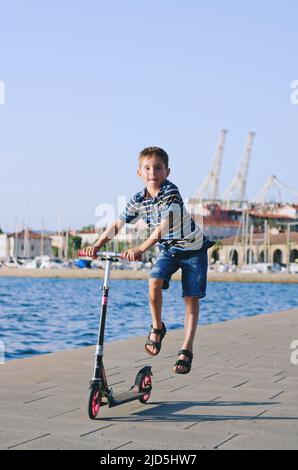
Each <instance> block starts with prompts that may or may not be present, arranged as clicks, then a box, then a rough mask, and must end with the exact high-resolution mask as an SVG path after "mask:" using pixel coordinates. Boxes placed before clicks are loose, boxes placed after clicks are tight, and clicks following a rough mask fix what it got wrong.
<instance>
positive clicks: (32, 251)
mask: <svg viewBox="0 0 298 470" xmlns="http://www.w3.org/2000/svg"><path fill="white" fill-rule="evenodd" d="M8 240H9V243H8V245H9V256H18V257H20V258H35V257H36V256H43V255H47V256H51V240H50V238H49V237H47V236H45V235H41V234H39V233H35V232H32V231H31V230H26V231H24V230H23V231H22V232H16V233H12V234H10V235H8Z"/></svg>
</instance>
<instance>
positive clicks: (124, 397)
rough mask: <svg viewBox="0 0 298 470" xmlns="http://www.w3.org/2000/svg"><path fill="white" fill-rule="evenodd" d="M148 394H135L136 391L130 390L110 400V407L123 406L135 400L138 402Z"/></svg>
mask: <svg viewBox="0 0 298 470" xmlns="http://www.w3.org/2000/svg"><path fill="white" fill-rule="evenodd" d="M146 393H148V392H134V390H133V389H132V390H128V391H127V392H121V393H117V394H116V395H115V396H113V398H110V399H109V407H110V408H111V407H113V406H117V405H122V403H128V402H130V401H133V400H138V399H140V398H142V397H143V396H144V395H146Z"/></svg>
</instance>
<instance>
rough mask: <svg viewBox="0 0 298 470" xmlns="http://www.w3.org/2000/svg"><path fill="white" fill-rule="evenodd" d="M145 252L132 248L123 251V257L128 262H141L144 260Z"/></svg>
mask: <svg viewBox="0 0 298 470" xmlns="http://www.w3.org/2000/svg"><path fill="white" fill-rule="evenodd" d="M142 254H143V252H142V251H141V250H140V249H139V248H130V249H129V250H126V251H123V253H122V256H123V258H125V259H128V261H139V260H140V259H141V258H142Z"/></svg>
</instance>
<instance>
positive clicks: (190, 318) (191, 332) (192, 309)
mask: <svg viewBox="0 0 298 470" xmlns="http://www.w3.org/2000/svg"><path fill="white" fill-rule="evenodd" d="M184 301H185V320H184V334H185V337H184V342H183V346H182V348H181V349H187V350H188V351H191V352H192V350H193V342H194V338H195V334H196V329H197V324H198V319H199V299H198V297H184ZM179 359H182V360H184V361H186V362H187V361H189V358H188V357H187V356H184V354H180V356H179ZM184 370H186V368H185V367H184V366H175V367H174V371H179V372H183V371H184Z"/></svg>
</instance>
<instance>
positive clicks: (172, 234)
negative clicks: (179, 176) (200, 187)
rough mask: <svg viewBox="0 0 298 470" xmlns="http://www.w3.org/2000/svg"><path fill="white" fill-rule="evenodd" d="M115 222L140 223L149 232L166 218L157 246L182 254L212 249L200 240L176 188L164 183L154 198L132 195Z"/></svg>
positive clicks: (200, 233)
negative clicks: (163, 231)
mask: <svg viewBox="0 0 298 470" xmlns="http://www.w3.org/2000/svg"><path fill="white" fill-rule="evenodd" d="M119 218H120V219H121V220H123V221H124V222H126V223H130V224H134V223H136V222H137V221H138V220H139V219H142V220H143V221H144V222H145V223H146V224H147V226H148V230H149V232H151V231H153V230H154V229H155V228H156V227H158V226H159V225H160V223H161V221H162V220H164V219H166V218H167V219H168V225H167V228H168V230H167V232H166V233H165V234H164V235H163V238H162V239H161V240H160V241H159V243H158V245H161V246H174V247H175V248H177V249H179V250H183V251H185V250H199V249H200V248H202V246H203V244H204V246H207V247H208V243H209V244H212V245H213V243H212V242H209V240H207V239H206V238H205V237H204V236H203V232H202V230H201V228H200V227H199V225H197V224H196V223H195V222H194V220H193V219H192V218H191V216H190V214H189V213H188V212H187V210H186V208H185V206H184V204H183V200H182V197H181V195H180V193H179V190H178V188H177V186H176V185H175V184H173V183H171V181H169V180H168V179H166V180H164V181H163V183H162V185H161V187H160V190H159V192H158V194H157V195H156V196H154V197H150V196H149V195H148V193H147V189H146V188H144V189H143V190H142V191H140V192H138V193H136V194H135V195H134V196H133V197H132V198H131V199H130V201H129V202H128V203H127V205H126V208H125V209H124V211H123V212H122V213H121V214H120V216H119ZM149 234H150V233H149ZM212 245H211V246H212Z"/></svg>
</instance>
